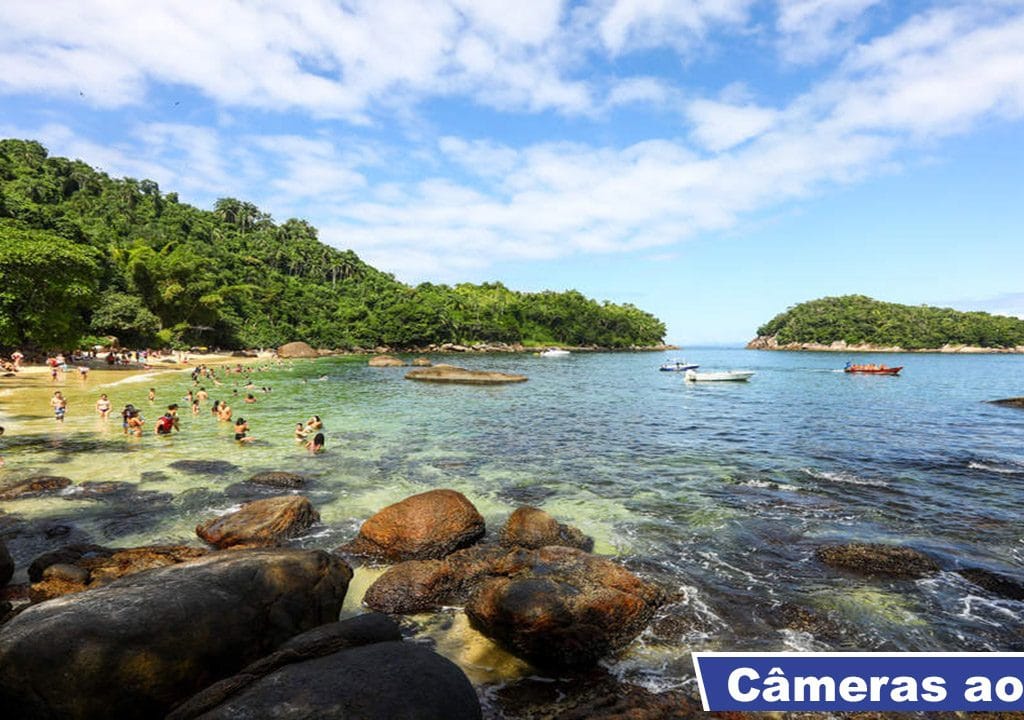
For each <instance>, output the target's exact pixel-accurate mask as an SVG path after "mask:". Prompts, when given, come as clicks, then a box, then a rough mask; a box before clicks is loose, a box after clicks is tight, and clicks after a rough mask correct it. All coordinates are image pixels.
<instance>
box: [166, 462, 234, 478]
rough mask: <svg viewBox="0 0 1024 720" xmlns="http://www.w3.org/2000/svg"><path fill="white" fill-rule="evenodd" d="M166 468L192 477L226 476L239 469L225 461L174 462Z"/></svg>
mask: <svg viewBox="0 0 1024 720" xmlns="http://www.w3.org/2000/svg"><path fill="white" fill-rule="evenodd" d="M167 467H170V468H174V469H175V470H180V471H181V472H186V473H191V474H193V475H227V474H228V473H231V472H235V471H236V470H238V469H239V468H238V466H237V465H235V464H234V463H229V462H228V461H227V460H176V461H174V462H172V463H171V464H170V465H168V466H167Z"/></svg>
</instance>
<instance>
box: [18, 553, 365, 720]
mask: <svg viewBox="0 0 1024 720" xmlns="http://www.w3.org/2000/svg"><path fill="white" fill-rule="evenodd" d="M351 578H352V571H351V569H350V568H349V567H348V565H346V564H345V563H344V562H343V561H342V560H341V559H339V558H337V557H335V556H332V555H329V554H327V553H325V552H321V551H307V550H284V549H279V550H245V551H238V552H230V553H217V554H214V555H210V556H207V557H203V558H199V559H198V560H193V561H191V562H187V563H182V564H179V565H172V566H170V567H163V568H158V569H155V570H149V571H147V572H142V573H138V574H135V575H131V576H128V577H125V578H122V579H120V580H117V581H115V582H113V583H111V584H109V585H106V586H104V587H101V588H97V589H94V590H89V591H87V592H83V593H77V594H74V595H67V596H65V597H62V598H58V599H56V600H51V601H49V602H45V603H42V604H40V605H35V606H32V607H30V608H28V609H27V610H25V611H24V612H22V613H21V614H20V615H18V616H17V617H15V618H14V619H13V620H11V621H9V622H8V623H6V624H5V625H3V626H2V627H0V667H2V668H3V669H4V670H3V672H2V673H0V707H2V708H4V716H5V717H12V718H15V717H16V718H19V719H20V720H31V719H32V718H115V717H116V718H154V717H163V716H164V715H165V714H166V713H167V711H168V710H170V708H171V707H172V706H173V705H174V704H176V703H178V702H181V701H182V700H184V699H185V698H188V697H190V696H191V695H193V694H195V693H196V692H197V691H199V690H200V689H202V688H204V687H206V686H207V685H209V684H210V683H212V682H215V681H217V680H219V679H221V678H224V677H227V676H229V675H232V674H233V673H235V672H237V671H238V670H239V669H240V668H242V667H245V666H246V665H248V664H249V663H251V662H253V661H255V660H257V659H259V658H260V657H263V656H264V655H266V654H267V653H269V652H270V651H272V650H274V649H275V648H276V647H278V646H279V645H280V644H281V643H283V642H284V641H285V640H287V639H289V638H291V637H293V636H295V635H297V634H299V633H301V632H304V631H306V630H309V629H311V628H314V627H316V626H318V625H322V624H324V623H328V622H333V621H334V620H336V619H337V617H338V612H339V610H340V608H341V603H342V601H343V600H344V597H345V592H346V590H347V589H348V583H349V580H350V579H351Z"/></svg>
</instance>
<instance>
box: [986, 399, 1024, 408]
mask: <svg viewBox="0 0 1024 720" xmlns="http://www.w3.org/2000/svg"><path fill="white" fill-rule="evenodd" d="M989 403H991V404H992V405H1002V406H1004V407H1015V408H1024V397H1014V398H1005V399H1003V400H989Z"/></svg>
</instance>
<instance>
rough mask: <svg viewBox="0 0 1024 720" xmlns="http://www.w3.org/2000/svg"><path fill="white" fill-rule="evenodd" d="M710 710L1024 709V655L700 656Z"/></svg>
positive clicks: (698, 663) (699, 674)
mask: <svg viewBox="0 0 1024 720" xmlns="http://www.w3.org/2000/svg"><path fill="white" fill-rule="evenodd" d="M693 660H694V667H695V668H696V670H697V680H698V682H699V683H700V693H701V699H702V700H703V702H704V709H705V710H747V711H755V710H780V711H781V710H797V711H800V710H803V711H840V710H847V711H854V710H857V711H863V710H869V711H871V710H885V711H893V710H895V711H907V712H911V711H919V710H986V711H1010V710H1024V653H811V652H807V653H712V652H695V653H693Z"/></svg>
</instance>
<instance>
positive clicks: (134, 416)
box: [50, 365, 325, 453]
mask: <svg viewBox="0 0 1024 720" xmlns="http://www.w3.org/2000/svg"><path fill="white" fill-rule="evenodd" d="M259 369H260V370H263V369H269V368H259ZM227 372H228V373H233V372H234V373H238V374H245V375H248V374H250V373H251V372H252V371H251V369H249V368H244V367H243V366H242V365H238V366H237V367H229V368H227ZM191 377H192V384H193V387H191V388H189V389H188V390H187V392H186V393H185V396H184V397H183V401H184V402H185V403H186V404H187V407H188V408H189V409H190V410H191V413H192V415H193V416H197V415H199V414H200V410H201V406H202V404H203V403H205V402H207V401H208V400H209V399H210V394H209V393H208V392H207V391H206V387H205V385H201V384H200V382H203V381H206V380H210V381H212V382H214V383H215V384H216V385H223V383H222V382H220V381H219V380H218V379H217V373H216V371H215V370H214V369H213V368H209V367H207V366H205V365H201V366H199V367H196V368H194V369H193V370H192V374H191ZM254 388H255V383H253V382H252V380H251V379H249V380H248V382H247V383H246V385H245V389H246V390H250V389H254ZM260 389H261V390H262V392H264V393H269V392H271V388H270V387H266V386H264V387H262V388H260ZM233 394H234V395H237V394H238V389H237V388H235V389H234V391H233ZM147 400H148V401H149V403H150V404H151V405H152V404H155V403H156V388H153V387H151V388H149V392H148V393H147ZM243 402H244V403H246V404H250V405H251V404H255V403H256V402H257V400H256V396H255V394H253V393H252V392H247V393H246V394H245V398H244V400H243ZM50 405H51V407H52V408H53V413H54V417H55V419H56V420H57V422H60V423H63V422H64V417H65V415H66V414H67V409H68V403H67V399H66V398H65V397H64V394H63V393H62V392H61V391H60V390H57V391H55V392H54V393H53V397H52V398H51V399H50ZM112 410H113V403H112V402H111V401H110V398H109V397H108V396H107V394H106V393H101V394H100V396H99V398H98V399H97V400H96V414H97V415H99V417H100V419H101V420H103V421H106V420H108V419H109V418H110V413H111V412H112ZM179 410H180V406H179V405H178V403H171V404H169V405H167V409H166V411H165V412H164V413H163V414H162V415H161V416H160V417H159V418H157V420H156V422H155V423H154V425H153V433H154V434H156V435H171V434H173V433H176V432H180V431H181V420H180V418H179V416H178V412H179ZM210 412H211V414H212V415H213V417H215V418H216V419H217V420H218V421H219V422H225V423H233V429H234V439H235V441H236V442H238V443H239V444H248V443H252V442H255V441H256V438H255V437H253V436H252V435H250V428H249V422H248V421H247V420H246V419H245V418H243V417H238V418H235V417H234V411H233V410H232V408H231V405H230V404H229V403H228V401H227V400H214V401H213V404H212V405H211V406H210ZM145 425H146V419H145V417H143V414H142V411H141V410H140V409H139V408H137V407H136V406H135V405H134V404H132V403H128V404H126V405H125V406H124V408H123V409H122V410H121V428H122V430H123V431H124V434H125V435H132V436H135V437H142V435H143V433H144V431H145ZM323 427H324V425H323V421H322V420H321V419H320V416H319V415H313V416H312V417H310V418H309V420H307V421H306V422H305V423H298V424H297V426H296V429H295V438H296V440H299V441H301V443H302V444H303V445H304V446H305V448H306V449H307V450H309V451H310V452H311V453H321V452H323V451H324V445H325V439H324V433H323Z"/></svg>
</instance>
